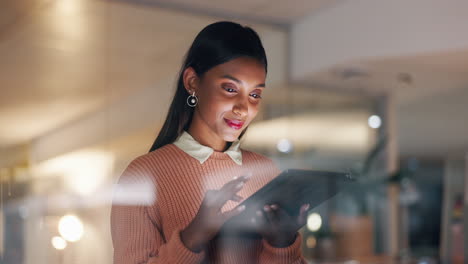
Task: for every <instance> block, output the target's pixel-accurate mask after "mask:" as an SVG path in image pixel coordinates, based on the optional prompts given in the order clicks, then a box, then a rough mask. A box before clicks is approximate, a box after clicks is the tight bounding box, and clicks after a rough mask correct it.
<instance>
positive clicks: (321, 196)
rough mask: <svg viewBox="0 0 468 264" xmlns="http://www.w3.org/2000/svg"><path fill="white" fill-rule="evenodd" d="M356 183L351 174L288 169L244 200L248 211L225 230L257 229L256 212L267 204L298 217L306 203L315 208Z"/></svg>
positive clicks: (238, 216)
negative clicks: (350, 184) (276, 206)
mask: <svg viewBox="0 0 468 264" xmlns="http://www.w3.org/2000/svg"><path fill="white" fill-rule="evenodd" d="M352 182H354V178H353V177H352V176H351V174H349V173H343V172H329V171H314V170H299V169H288V170H284V171H282V172H281V173H280V174H279V175H278V176H277V177H275V178H274V179H273V180H272V181H270V182H269V183H267V184H266V185H265V186H263V187H262V188H261V189H260V190H258V191H257V192H255V193H254V194H253V195H251V196H250V197H248V198H247V199H246V200H244V201H243V202H242V203H241V205H245V207H246V208H245V210H244V211H243V212H242V213H240V214H239V215H236V216H234V217H232V218H231V219H229V220H228V221H227V222H226V223H225V224H224V226H223V229H224V230H229V229H231V230H236V231H249V230H253V229H255V223H254V221H253V220H252V218H255V216H256V212H257V211H258V210H262V208H263V206H264V205H265V204H273V203H274V204H278V205H279V206H280V207H281V208H283V209H284V210H285V211H286V212H287V213H288V214H290V215H291V216H298V215H299V209H300V207H301V206H302V205H303V204H306V203H308V204H310V208H314V207H316V206H318V205H320V204H321V203H323V202H325V201H326V200H328V199H330V198H331V197H333V196H335V195H336V194H337V193H338V192H339V191H340V190H341V189H342V188H344V187H345V186H346V185H348V184H349V183H352Z"/></svg>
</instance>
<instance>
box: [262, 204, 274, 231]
mask: <svg viewBox="0 0 468 264" xmlns="http://www.w3.org/2000/svg"><path fill="white" fill-rule="evenodd" d="M263 213H264V215H265V218H266V220H267V222H268V224H270V225H273V226H276V225H277V224H278V219H277V218H276V215H275V212H274V211H273V209H272V208H271V207H270V205H268V204H266V205H265V206H263Z"/></svg>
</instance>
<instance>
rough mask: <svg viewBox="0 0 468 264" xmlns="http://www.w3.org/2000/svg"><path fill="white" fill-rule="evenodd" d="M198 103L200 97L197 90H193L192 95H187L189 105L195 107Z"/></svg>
mask: <svg viewBox="0 0 468 264" xmlns="http://www.w3.org/2000/svg"><path fill="white" fill-rule="evenodd" d="M197 104H198V97H197V96H196V95H195V91H193V93H192V95H189V96H188V97H187V105H188V106H190V107H195V106H196V105H197Z"/></svg>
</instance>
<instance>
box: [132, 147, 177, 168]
mask: <svg viewBox="0 0 468 264" xmlns="http://www.w3.org/2000/svg"><path fill="white" fill-rule="evenodd" d="M174 147H175V146H173V144H167V145H164V146H162V147H160V148H158V149H156V150H154V151H151V152H148V153H145V154H142V155H139V156H137V157H135V158H134V159H133V160H131V161H130V163H129V164H128V166H127V169H135V170H143V171H147V170H154V169H155V167H156V166H157V165H158V164H161V162H164V163H165V164H168V163H171V162H175V160H176V159H177V157H178V153H177V150H176V148H174Z"/></svg>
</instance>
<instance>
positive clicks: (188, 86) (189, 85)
mask: <svg viewBox="0 0 468 264" xmlns="http://www.w3.org/2000/svg"><path fill="white" fill-rule="evenodd" d="M182 78H183V81H184V88H185V90H187V93H189V94H192V93H193V92H195V93H196V92H198V81H199V79H198V76H197V73H196V72H195V70H194V69H193V68H192V67H188V68H187V69H185V70H184V73H183V76H182Z"/></svg>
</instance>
